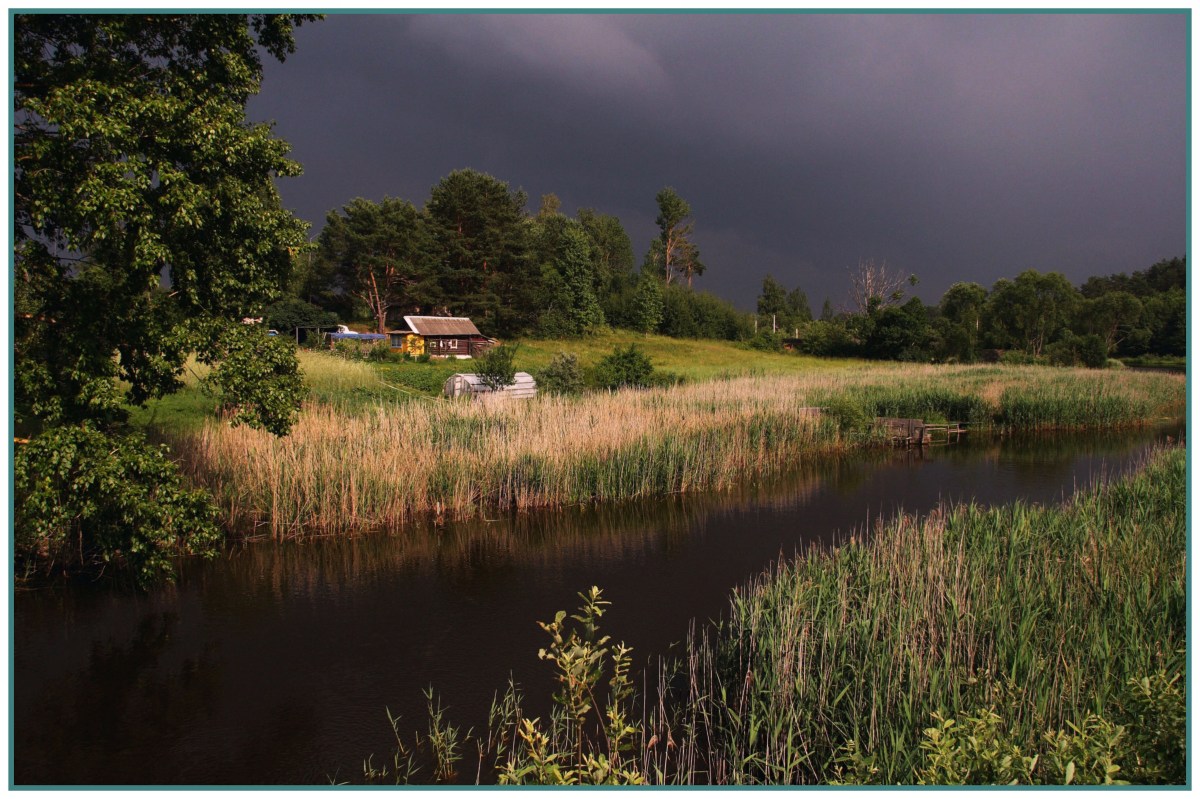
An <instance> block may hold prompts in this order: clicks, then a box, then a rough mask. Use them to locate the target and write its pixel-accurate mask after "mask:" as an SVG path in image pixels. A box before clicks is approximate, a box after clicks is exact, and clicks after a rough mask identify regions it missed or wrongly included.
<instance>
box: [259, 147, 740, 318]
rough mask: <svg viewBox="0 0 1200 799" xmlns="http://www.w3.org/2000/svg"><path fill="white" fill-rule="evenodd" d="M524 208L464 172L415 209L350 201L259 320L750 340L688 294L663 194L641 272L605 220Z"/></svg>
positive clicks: (672, 195) (550, 206) (690, 271)
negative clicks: (427, 319) (431, 318)
mask: <svg viewBox="0 0 1200 799" xmlns="http://www.w3.org/2000/svg"><path fill="white" fill-rule="evenodd" d="M527 202H528V197H527V195H526V194H525V193H524V192H523V191H521V190H519V189H513V188H512V187H510V186H509V185H508V184H507V183H506V182H504V181H502V180H500V179H498V178H495V177H493V176H491V175H488V174H485V173H483V172H479V171H476V170H473V169H460V170H456V171H454V172H451V173H450V174H449V175H447V176H446V177H444V178H443V179H442V180H440V181H439V182H438V183H437V184H436V185H435V186H433V188H432V189H431V191H430V196H429V199H428V201H427V202H426V203H425V204H424V206H423V207H420V208H418V207H417V206H416V205H415V204H414V203H412V202H411V201H409V200H404V199H398V198H392V197H385V198H383V199H382V200H380V201H378V202H375V201H371V200H367V199H363V198H356V199H354V200H351V201H350V202H349V203H347V204H346V205H344V206H343V207H341V208H339V209H335V210H332V211H330V212H329V213H328V215H327V217H326V220H325V226H324V228H323V229H322V231H321V234H320V235H319V236H318V237H317V240H316V243H315V245H314V246H313V247H311V248H310V249H309V250H308V251H306V252H304V253H301V254H299V255H298V256H297V258H296V264H295V270H294V277H293V280H292V282H291V284H290V290H291V296H289V297H288V298H286V299H284V300H282V301H280V302H278V303H276V304H275V305H273V306H272V307H270V308H268V309H267V314H268V319H269V320H270V321H271V323H272V326H273V327H276V328H277V329H279V328H292V329H294V328H295V327H296V326H299V325H300V324H308V325H318V324H329V323H330V322H331V319H332V317H331V316H330V314H336V316H337V317H338V318H339V319H342V320H347V321H354V320H358V321H366V322H368V323H369V324H370V325H371V326H372V327H373V328H374V329H375V330H376V331H378V332H385V331H387V330H388V329H390V328H392V327H394V326H395V325H396V324H397V323H398V321H399V318H400V317H402V316H405V315H409V314H413V315H422V314H428V315H453V316H468V317H470V318H471V319H472V320H474V321H475V323H476V324H477V325H478V326H479V329H480V330H481V331H482V332H484V333H486V334H488V335H493V336H499V337H513V336H521V335H533V336H540V337H546V338H558V337H572V336H579V335H584V334H586V333H588V332H589V331H594V330H596V329H598V328H601V327H604V326H609V327H620V328H625V329H630V330H637V331H643V332H655V333H663V334H665V335H673V336H690V337H709V338H722V339H730V340H736V339H739V338H744V337H746V336H747V335H749V333H750V332H751V329H752V322H751V320H750V319H749V317H748V316H747V315H746V314H744V313H742V312H740V311H738V310H737V309H736V308H735V307H734V306H733V305H732V304H731V303H729V302H727V301H725V300H722V299H720V298H718V297H716V296H714V295H712V294H709V293H706V292H699V291H696V290H695V289H694V280H695V278H696V277H698V276H700V275H702V274H704V272H705V269H706V267H705V264H704V262H703V261H702V260H701V259H700V248H699V246H698V245H697V244H696V243H695V241H694V238H693V231H694V226H695V222H694V220H693V219H692V211H691V206H690V204H689V203H688V202H687V201H686V200H684V199H683V198H682V197H680V195H679V194H678V192H676V191H675V189H673V188H671V187H666V188H664V189H662V190H661V191H660V192H658V194H657V195H656V196H655V204H656V207H657V210H658V214H657V216H656V224H657V225H658V229H659V235H658V236H657V237H656V238H655V239H654V240H653V241H652V242H651V244H650V246H649V248H648V250H647V251H646V253H645V255H644V257H643V259H642V262H641V265H640V267H639V266H637V264H636V262H635V259H634V252H633V244H632V242H631V241H630V238H629V235H628V233H626V231H625V228H624V226H623V225H622V224H621V222H620V220H619V219H618V218H617V217H615V216H612V215H609V214H604V213H600V212H598V211H596V210H595V209H592V208H580V209H578V211H577V212H576V214H575V215H574V216H568V215H566V214H564V213H563V212H562V210H561V203H560V201H559V199H558V197H557V196H555V195H554V194H547V195H544V196H543V197H542V198H541V203H540V206H539V208H538V211H537V212H536V213H534V214H530V213H528V212H527V211H526V210H525V208H526V204H527ZM276 323H278V324H276Z"/></svg>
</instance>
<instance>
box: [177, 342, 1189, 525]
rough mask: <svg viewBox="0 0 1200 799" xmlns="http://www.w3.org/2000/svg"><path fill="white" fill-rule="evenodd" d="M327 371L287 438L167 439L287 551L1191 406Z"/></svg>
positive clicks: (1120, 389)
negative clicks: (570, 385)
mask: <svg viewBox="0 0 1200 799" xmlns="http://www.w3.org/2000/svg"><path fill="white" fill-rule="evenodd" d="M309 357H313V356H309ZM326 360H328V361H333V360H334V359H332V358H329V359H326ZM321 365H322V366H323V367H324V368H325V369H326V372H325V373H323V376H321V377H320V378H319V379H318V380H316V381H315V383H314V392H325V395H326V397H328V399H327V400H326V401H320V402H313V403H310V404H309V405H308V406H307V407H306V408H305V410H304V411H303V413H302V414H301V416H300V419H299V421H298V423H297V424H296V426H295V428H294V429H293V431H292V433H291V435H289V436H287V437H286V438H281V439H279V438H274V437H272V436H270V435H269V434H266V433H263V432H261V431H255V430H250V429H246V428H236V429H234V428H230V427H228V426H227V425H225V424H222V423H220V422H218V421H213V420H209V421H205V422H204V423H203V424H202V425H200V426H199V427H198V429H191V428H189V427H187V426H179V427H176V428H169V427H160V428H159V435H161V436H162V437H163V438H165V439H166V440H168V441H169V442H170V444H171V448H172V451H173V453H174V454H175V456H176V457H178V458H179V459H180V460H181V462H182V464H183V466H184V469H185V471H186V472H187V473H188V474H189V475H190V477H191V478H192V479H193V481H195V482H196V483H197V484H199V485H202V486H204V487H205V488H207V489H208V490H209V491H210V492H211V493H212V495H213V496H214V498H215V500H216V502H217V505H218V507H219V508H220V509H221V512H222V515H223V518H224V522H225V524H226V526H227V527H228V528H229V529H231V530H235V531H246V530H256V531H258V532H260V533H269V534H270V535H272V536H275V537H285V536H293V535H304V534H308V533H330V532H339V531H344V530H361V529H366V528H372V527H383V526H389V527H395V526H398V525H402V524H404V523H406V522H407V521H410V520H411V519H413V518H414V517H418V516H432V517H434V518H447V517H448V518H464V517H471V516H480V515H486V514H487V513H490V512H496V511H497V510H525V509H531V508H537V507H554V506H563V505H573V504H580V503H590V502H606V501H612V500H621V499H629V498H635V497H647V496H658V495H667V494H675V493H681V492H689V491H696V490H721V489H724V488H727V487H730V486H732V485H735V484H737V483H739V482H745V481H748V480H753V479H755V478H757V477H762V476H768V475H771V474H775V473H779V472H781V471H783V470H786V469H788V468H791V467H793V466H795V465H796V464H798V463H800V462H803V461H805V460H806V459H814V458H819V457H822V456H827V455H829V454H831V453H835V452H838V451H844V450H847V449H851V448H855V447H859V446H863V445H864V444H868V443H870V442H871V441H872V439H871V434H870V431H869V425H870V422H871V421H872V420H873V419H874V418H875V417H876V416H899V417H917V418H923V419H926V420H949V421H958V422H963V423H966V424H968V425H970V426H971V428H972V430H973V431H974V433H975V434H990V432H991V431H993V430H1004V429H1053V428H1060V429H1061V428H1086V427H1112V426H1121V425H1132V424H1140V423H1146V422H1149V421H1152V420H1155V419H1158V418H1162V417H1170V416H1180V415H1182V413H1183V404H1184V395H1185V382H1184V380H1183V378H1182V377H1179V376H1173V375H1166V374H1152V373H1144V372H1107V371H1092V370H1081V369H1056V368H1047V367H1015V366H956V367H948V366H940V367H939V366H917V365H904V364H883V365H873V366H869V367H854V368H844V369H840V370H837V371H829V370H826V371H820V372H813V373H807V374H804V373H802V374H796V375H780V376H762V377H742V378H734V379H728V380H712V381H708V382H696V383H687V384H684V385H680V386H672V387H667V388H660V389H652V390H646V391H632V390H631V391H620V392H616V393H611V394H610V393H595V394H587V395H584V396H580V397H552V396H541V397H538V398H537V399H536V400H533V401H528V402H518V403H507V404H479V403H467V402H451V401H445V400H433V399H425V400H421V401H407V402H401V403H384V402H376V403H374V404H372V405H370V406H369V407H365V408H364V407H362V406H361V405H356V406H355V407H353V408H349V409H348V408H346V407H344V406H343V405H340V404H339V403H338V402H337V397H339V396H346V395H351V396H353V395H354V392H355V391H356V389H355V388H354V386H356V385H365V384H367V383H366V382H365V381H367V380H368V375H369V374H370V367H366V366H365V365H363V364H347V366H350V367H354V368H356V369H357V368H362V369H365V370H367V371H365V372H362V373H361V374H359V375H358V377H354V378H351V379H350V380H349V381H348V382H347V383H346V385H349V386H350V388H348V389H347V388H345V387H344V386H343V387H342V388H340V389H335V388H330V386H335V385H338V383H337V380H338V379H340V378H337V377H335V375H341V373H342V372H341V366H339V365H335V364H325V363H324V362H321ZM356 374H357V373H356ZM310 379H311V378H310ZM355 380H361V381H364V382H363V383H362V384H359V383H355V382H354V381H355ZM817 407H820V408H824V409H825V411H824V412H820V413H818V412H816V411H814V410H813V409H814V408H817Z"/></svg>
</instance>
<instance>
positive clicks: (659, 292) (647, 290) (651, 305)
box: [633, 271, 663, 333]
mask: <svg viewBox="0 0 1200 799" xmlns="http://www.w3.org/2000/svg"><path fill="white" fill-rule="evenodd" d="M633 305H634V312H633V322H634V327H635V328H636V329H638V330H640V331H641V332H643V333H653V332H654V331H656V330H658V326H659V325H660V324H662V319H663V286H662V281H661V280H659V279H658V277H657V276H656V275H654V274H653V273H651V272H645V271H643V272H642V277H641V279H640V280H638V284H637V293H636V294H635V295H634V301H633Z"/></svg>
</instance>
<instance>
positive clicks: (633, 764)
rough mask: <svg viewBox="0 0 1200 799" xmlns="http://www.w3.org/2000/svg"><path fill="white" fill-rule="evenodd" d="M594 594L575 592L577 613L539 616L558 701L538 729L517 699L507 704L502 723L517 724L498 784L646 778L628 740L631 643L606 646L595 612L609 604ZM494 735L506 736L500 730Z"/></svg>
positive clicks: (634, 728)
mask: <svg viewBox="0 0 1200 799" xmlns="http://www.w3.org/2000/svg"><path fill="white" fill-rule="evenodd" d="M600 597H601V591H600V589H599V588H597V587H595V586H593V587H592V588H591V589H590V590H589V591H588V592H586V593H581V594H579V598H580V600H581V601H582V604H581V605H580V608H579V612H578V613H576V614H573V615H571V616H570V617H568V616H567V613H566V611H559V612H558V613H557V614H555V616H554V620H553V621H551V622H538V625H539V626H540V627H541V628H542V629H543V630H545V631H546V633H547V634H548V635H549V636H550V645H549V646H548V647H546V648H544V649H541V650H539V651H538V657H539V658H540V659H542V660H546V661H549V662H550V663H551V664H552V665H553V666H554V669H555V671H556V676H557V682H558V686H559V687H558V691H557V692H556V693H555V696H554V701H555V703H556V705H557V708H556V712H554V713H552V714H551V718H550V722H549V724H548V725H546V726H545V727H544V728H543V726H542V724H541V720H540V719H528V718H520V712H519V701H518V703H517V704H516V705H513V706H512V709H511V710H510V713H509V714H508V715H506V718H505V722H504V723H506V724H515V726H516V729H515V734H514V735H513V736H511V740H512V741H513V749H512V751H511V754H510V756H509V758H508V760H507V761H506V762H505V763H504V765H503V767H501V769H500V774H499V782H500V783H501V784H502V785H527V784H543V785H545V784H551V785H581V784H590V785H621V784H625V785H628V784H642V783H644V782H646V778H645V776H644V775H643V774H642V773H641V770H640V769H639V767H638V761H637V757H636V752H635V746H634V741H635V740H636V739H637V737H638V736H639V735H640V733H641V729H640V725H639V724H638V723H636V722H634V721H633V718H634V715H633V712H632V701H633V683H632V681H631V679H630V675H629V669H630V664H631V658H630V653H631V652H632V649H631V648H630V647H627V646H625V645H624V644H623V643H622V644H615V645H613V646H611V647H610V646H609V641H610V638H609V636H607V635H601V634H600V625H599V622H600V617H601V616H603V615H604V613H605V610H606V608H607V606H608V605H609V604H610V603H609V602H607V601H605V600H603V599H601V598H600ZM572 622H574V623H572ZM606 672H607V673H609V674H610V676H609V679H608V682H607V686H606V685H605V683H604V677H605V673H606ZM605 687H607V698H605V697H604V696H603V693H604V690H605ZM510 694H511V691H510ZM510 704H511V703H510ZM492 737H493V738H496V739H499V740H509V737H508V736H505V735H502V734H501V735H496V734H493V736H492Z"/></svg>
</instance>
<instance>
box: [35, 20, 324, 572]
mask: <svg viewBox="0 0 1200 799" xmlns="http://www.w3.org/2000/svg"><path fill="white" fill-rule="evenodd" d="M312 19H314V17H312V16H310V15H287V14H278V15H276V14H271V15H264V14H258V15H250V16H246V15H197V14H191V15H145V14H142V15H78V14H69V15H68V14H63V15H58V14H34V15H24V14H22V15H17V16H15V18H14V25H13V27H14V40H13V63H14V91H13V108H14V113H13V120H14V130H13V153H14V173H13V180H14V197H15V204H14V208H13V215H14V221H15V226H14V256H15V272H14V281H13V285H14V300H15V306H16V307H15V312H16V313H15V317H16V319H15V337H14V342H13V350H14V372H15V384H16V395H15V401H14V416H15V421H16V424H17V429H18V431H19V433H20V434H22V435H23V436H26V437H28V438H29V439H31V441H30V443H29V444H27V445H25V444H23V445H22V446H21V447H20V448H19V449H21V451H20V452H19V454H18V457H17V462H18V464H19V467H20V469H22V470H24V473H26V474H27V475H30V476H32V475H55V474H58V475H59V476H60V477H61V480H62V481H65V482H62V486H66V487H67V488H65V489H64V490H66V491H67V493H69V494H70V497H71V499H72V501H73V502H75V503H78V512H66V511H64V512H55V513H53V514H50V513H49V510H50V509H51V508H52V507H53V506H54V503H50V502H47V501H45V497H46V496H49V495H48V494H47V493H46V491H47V490H48V489H47V488H46V486H45V485H43V484H41V483H32V482H29V481H24V482H20V481H19V482H18V486H17V488H18V490H17V497H16V500H17V526H18V536H17V539H18V546H19V547H20V546H22V542H24V543H25V544H28V543H29V542H30V541H33V540H36V541H37V542H38V544H37V546H35V547H32V548H31V549H27V550H23V551H22V552H20V553H19V554H20V555H22V556H25V557H27V558H28V559H32V561H37V562H39V563H43V564H48V563H50V562H53V563H55V564H56V565H57V566H61V567H66V568H72V567H78V566H84V567H86V566H89V565H91V564H92V563H93V562H95V561H97V560H98V561H101V562H112V561H114V560H118V561H119V560H129V559H130V557H131V554H130V553H134V552H139V551H142V550H139V549H138V547H139V546H140V545H139V544H138V543H137V542H139V541H143V542H144V541H148V540H151V539H153V540H155V541H156V542H157V543H156V544H155V545H154V552H155V553H156V554H155V555H154V557H153V558H151V559H150V560H149V561H147V563H149V564H150V565H149V566H147V567H143V566H138V565H137V564H136V563H134V565H135V566H136V568H137V569H138V571H137V574H138V576H139V579H140V578H143V577H145V578H149V577H150V576H153V575H159V574H164V573H167V571H168V569H166V568H165V567H164V566H163V563H164V562H165V561H162V560H161V558H166V557H167V556H168V554H169V553H170V552H172V551H174V552H186V551H193V550H195V551H207V550H211V547H212V544H213V543H214V541H215V538H214V537H213V536H212V535H210V532H211V530H210V528H207V527H205V525H203V524H197V525H189V524H181V523H180V522H181V520H183V519H198V518H200V516H202V515H203V514H200V512H199V511H198V510H197V511H195V512H194V513H192V512H190V511H189V514H190V515H189V514H184V515H183V516H180V515H178V514H173V513H172V512H171V511H170V506H171V504H172V502H170V501H168V502H163V499H162V497H161V496H160V495H159V493H158V492H160V491H164V492H167V493H171V492H173V491H175V489H174V488H171V486H174V485H175V483H174V482H173V480H172V478H170V475H173V474H174V467H173V465H172V464H170V463H169V462H168V461H167V460H166V459H165V456H164V454H163V453H162V452H161V451H160V450H159V449H156V448H152V447H148V446H146V445H145V443H144V442H142V441H140V440H139V439H137V438H135V437H128V436H125V435H124V434H123V431H122V429H121V423H122V422H123V421H124V419H125V412H124V410H123V406H125V405H126V404H127V403H134V404H139V403H143V402H144V401H145V400H147V399H149V398H152V397H159V396H162V395H164V394H167V393H170V392H172V391H175V390H176V389H178V388H179V387H180V385H181V383H180V380H179V378H180V375H181V373H182V370H183V365H184V362H185V360H186V359H187V357H188V356H189V355H191V354H193V353H194V354H195V355H196V357H197V358H198V359H199V360H200V361H201V362H204V363H208V364H211V365H215V366H217V372H218V374H220V375H221V377H220V381H219V382H220V383H221V392H222V396H223V401H224V402H225V403H226V404H227V405H229V406H230V407H234V408H236V409H237V410H236V413H235V416H234V418H235V420H236V421H246V422H251V423H253V424H256V425H258V426H262V427H265V428H267V429H269V430H271V431H273V432H276V433H283V432H286V431H287V429H288V427H289V426H290V423H291V419H292V417H293V416H294V414H295V409H296V407H297V405H298V403H299V400H300V398H301V394H300V383H299V379H298V372H297V366H296V362H295V357H294V354H293V353H291V351H290V350H286V351H285V350H284V349H283V348H282V347H283V345H282V344H281V342H278V341H271V340H269V338H268V337H267V336H266V335H265V332H264V331H261V330H260V331H250V330H240V329H238V328H240V327H241V325H240V322H241V320H242V319H243V318H245V317H254V318H257V317H260V316H261V315H262V311H263V309H264V307H265V306H266V305H267V304H268V303H269V302H270V301H271V300H273V299H274V298H275V297H276V296H277V295H278V293H279V291H280V289H281V288H282V287H283V286H284V284H285V283H286V281H287V278H288V274H289V271H290V268H291V263H292V253H293V252H294V251H295V250H296V249H297V248H298V247H299V246H300V245H302V244H303V243H304V240H305V239H304V225H303V223H302V222H300V221H299V220H297V219H296V218H294V217H293V216H292V215H291V214H290V213H288V212H287V211H285V210H284V209H283V208H282V207H281V206H280V203H279V196H278V194H277V192H276V190H275V188H274V185H273V181H274V179H275V178H276V177H281V176H289V175H296V174H299V171H300V169H299V166H298V165H297V164H296V163H294V162H293V161H291V160H289V159H288V158H287V157H286V156H287V151H288V145H287V143H286V142H283V141H281V140H279V139H277V138H274V137H273V136H272V135H271V132H270V128H269V127H268V126H267V125H252V124H250V123H248V122H247V121H246V118H245V104H246V101H247V99H248V98H249V97H250V95H252V94H254V93H255V92H257V90H258V87H259V82H260V80H261V77H262V62H261V56H260V52H261V51H265V52H267V53H269V54H270V55H271V56H273V57H275V58H277V59H279V60H283V59H284V58H285V57H286V56H287V54H288V53H290V52H292V51H293V49H294V39H293V29H294V27H295V26H298V25H300V24H301V23H303V22H305V21H309V20H312ZM233 331H236V332H233ZM235 342H236V345H235ZM232 353H237V355H238V357H236V358H230V357H229V356H230V355H231V354H232ZM248 368H250V369H251V371H246V370H247V369H248ZM239 373H240V374H241V375H242V377H240V378H239V377H238V375H239ZM24 440H25V439H22V441H24ZM104 441H107V442H109V443H108V447H109V449H107V450H105V445H104V444H103V443H102V442H104ZM101 450H105V452H107V455H106V456H105V457H101V454H102V453H101ZM68 451H69V452H72V453H76V454H79V453H83V454H80V455H79V457H75V456H73V455H69V454H68ZM105 458H108V459H107V460H106V459H105ZM112 459H115V460H112ZM68 463H69V464H70V466H69V469H68V471H67V472H64V471H62V470H63V469H64V468H67V467H66V466H65V464H68ZM118 476H119V477H118ZM110 478H111V479H110ZM180 490H181V491H182V489H180ZM172 496H175V494H172ZM178 496H180V497H182V496H184V494H178ZM187 496H188V498H187V499H186V501H185V504H187V505H188V506H189V507H192V506H193V505H194V502H195V497H194V496H192V495H187ZM139 497H153V498H154V499H148V500H146V502H148V503H149V504H151V505H153V504H155V503H161V504H162V506H163V508H164V511H163V515H156V514H155V513H148V512H147V513H143V512H131V511H130V510H129V509H130V508H131V507H135V506H138V507H140V503H141V502H142V500H141V499H139ZM181 501H184V500H181ZM114 520H116V521H114ZM31 536H32V537H31ZM164 536H165V537H164ZM84 540H88V541H92V542H95V545H96V547H97V553H98V554H95V555H92V554H88V552H87V551H86V548H82V549H80V548H78V547H74V546H72V547H66V546H64V547H63V549H62V551H60V552H56V551H55V542H60V543H62V542H67V541H84ZM164 542H170V543H164ZM71 553H73V554H71ZM139 557H140V556H139ZM133 560H134V561H137V560H138V558H134V559H133ZM32 561H31V562H32Z"/></svg>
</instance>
